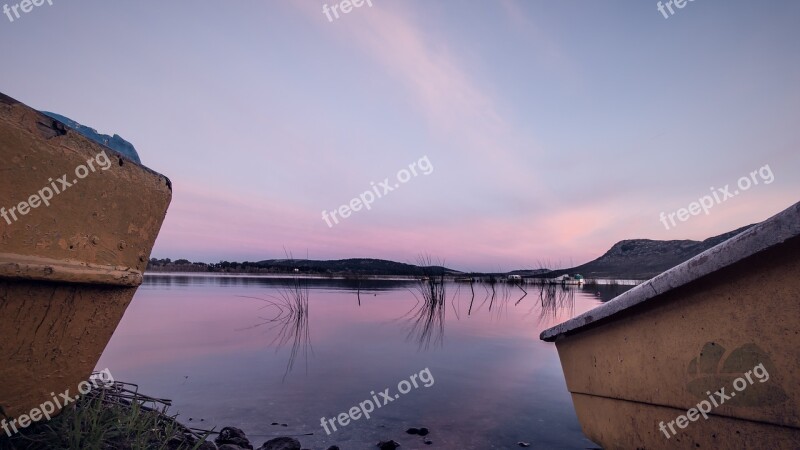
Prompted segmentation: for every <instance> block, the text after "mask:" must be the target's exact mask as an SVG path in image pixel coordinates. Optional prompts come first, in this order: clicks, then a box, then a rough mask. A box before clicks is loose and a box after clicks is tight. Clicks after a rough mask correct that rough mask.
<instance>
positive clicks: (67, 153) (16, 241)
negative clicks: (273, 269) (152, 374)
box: [0, 94, 172, 435]
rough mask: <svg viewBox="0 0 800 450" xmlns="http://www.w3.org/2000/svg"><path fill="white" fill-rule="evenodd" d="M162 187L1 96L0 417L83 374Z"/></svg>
mask: <svg viewBox="0 0 800 450" xmlns="http://www.w3.org/2000/svg"><path fill="white" fill-rule="evenodd" d="M171 196H172V188H171V183H170V181H169V180H168V179H167V178H166V177H164V176H163V175H159V174H158V173H155V172H153V171H151V170H149V169H147V168H145V167H143V166H141V165H139V164H137V163H135V162H134V161H133V160H131V159H129V158H128V157H126V156H123V155H122V154H120V153H117V152H115V151H113V150H111V149H110V148H108V147H105V146H103V145H101V144H99V143H97V142H95V141H93V140H90V139H87V138H86V137H84V136H83V135H82V134H80V133H78V132H76V131H74V130H73V129H71V128H69V127H68V126H65V124H64V123H62V122H60V121H58V120H55V119H53V118H51V117H48V116H46V115H44V114H42V113H40V112H38V111H36V110H34V109H32V108H30V107H28V106H26V105H23V104H22V103H20V102H18V101H16V100H14V99H12V98H10V97H7V96H5V95H2V94H0V380H2V382H1V383H0V408H2V409H0V418H5V419H14V418H17V417H19V416H20V415H24V414H27V413H28V412H29V411H31V409H32V408H35V407H38V406H39V405H40V404H42V403H43V402H45V401H48V400H51V399H52V398H53V396H54V395H55V396H57V395H59V394H60V393H64V392H66V391H67V390H69V391H70V396H73V397H74V395H73V394H75V393H77V392H78V387H79V383H80V382H81V381H84V380H87V379H88V378H89V376H90V375H91V373H92V371H93V370H94V369H95V364H96V363H97V361H98V359H99V358H100V354H101V353H102V352H103V350H104V348H105V346H106V344H107V343H108V341H109V339H110V338H111V335H112V333H113V332H114V329H115V328H116V326H117V325H118V323H119V321H120V319H121V318H122V315H123V313H124V312H125V309H126V308H127V306H128V304H129V302H130V301H131V299H132V297H133V294H134V293H135V292H136V289H137V286H139V285H140V284H141V282H142V273H143V271H144V269H145V267H146V265H147V262H148V259H149V256H150V251H151V250H152V247H153V244H154V242H155V239H156V236H157V235H158V232H159V230H160V228H161V224H162V222H163V220H164V217H165V214H166V211H167V207H168V205H169V203H170V199H171ZM112 370H113V368H112ZM2 434H3V433H2V432H0V435H2Z"/></svg>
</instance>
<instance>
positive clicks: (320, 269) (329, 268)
mask: <svg viewBox="0 0 800 450" xmlns="http://www.w3.org/2000/svg"><path fill="white" fill-rule="evenodd" d="M258 264H259V265H261V266H263V267H269V268H276V269H282V270H284V271H287V272H290V271H292V270H294V269H295V268H297V269H299V270H300V271H301V272H311V273H341V274H344V273H353V274H362V275H421V274H423V272H424V270H427V271H429V272H431V271H432V272H434V273H441V271H442V270H444V273H445V274H446V275H447V274H459V273H461V272H459V271H457V270H453V269H448V268H446V267H442V266H430V267H425V268H424V270H423V268H422V267H419V266H416V265H413V264H404V263H399V262H395V261H388V260H385V259H370V258H350V259H337V260H333V261H315V260H305V259H292V260H288V259H268V260H264V261H259V262H258Z"/></svg>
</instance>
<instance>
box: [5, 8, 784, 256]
mask: <svg viewBox="0 0 800 450" xmlns="http://www.w3.org/2000/svg"><path fill="white" fill-rule="evenodd" d="M323 3H324V2H321V1H316V0H302V1H300V0H295V1H288V0H280V1H278V0H270V1H260V2H255V1H250V2H232V1H231V2H211V1H203V0H199V1H198V0H194V1H191V2H190V1H188V0H177V1H170V2H155V1H135V2H133V1H131V2H108V1H100V0H81V1H64V0H53V5H52V6H50V5H48V4H47V3H45V4H44V5H43V6H40V7H36V8H34V9H33V11H31V12H29V13H27V14H23V15H22V16H21V17H20V18H19V19H15V20H14V21H13V22H11V21H9V20H8V18H7V17H6V16H4V15H2V16H0V66H1V67H2V70H1V71H0V74H1V75H0V91H2V92H4V93H5V94H7V95H10V96H12V97H14V98H16V99H18V100H20V101H22V102H24V103H27V104H29V105H31V106H33V107H34V108H39V109H43V110H49V111H54V112H57V113H60V114H63V115H66V116H68V117H70V118H72V119H74V120H77V121H79V122H81V123H83V124H86V125H89V126H91V127H93V128H96V129H97V130H98V131H100V132H103V133H109V134H112V133H118V134H120V135H121V136H122V137H124V138H125V139H127V140H129V141H131V142H132V143H133V144H134V145H135V146H136V148H137V149H138V151H139V154H140V156H141V159H142V161H143V163H144V164H145V165H147V166H149V167H150V168H152V169H154V170H156V171H158V172H161V173H163V174H165V175H167V176H168V177H170V178H171V179H172V181H173V186H174V197H173V202H172V205H171V207H170V210H169V212H168V214H167V218H166V221H165V223H164V227H163V229H162V232H161V235H160V236H159V238H158V241H157V243H156V246H155V249H154V252H153V256H155V257H160V258H163V257H170V258H173V259H176V258H188V259H191V260H194V261H206V262H216V261H220V260H223V259H224V260H239V261H241V260H250V261H254V260H262V259H269V258H278V257H283V255H284V248H286V249H288V250H290V251H292V252H293V253H294V254H295V256H299V255H302V256H305V255H306V254H308V255H309V256H310V257H311V258H314V259H338V258H347V257H372V258H386V259H393V260H396V261H402V262H413V261H414V260H415V259H416V256H417V255H418V254H420V253H428V254H431V255H434V256H436V257H438V258H440V259H443V260H445V262H446V265H448V266H450V267H454V268H457V269H462V270H512V269H517V268H532V267H537V266H538V265H539V262H541V261H549V262H550V265H551V266H554V265H557V264H559V263H560V264H561V265H563V266H566V265H570V264H575V265H577V264H579V263H583V262H586V261H589V260H591V259H594V258H596V257H597V256H599V255H600V254H602V253H603V252H605V251H606V250H607V249H608V248H609V247H610V246H611V245H613V244H614V243H615V242H617V241H619V240H622V239H630V238H650V239H705V238H707V237H710V236H713V235H716V234H719V233H723V232H726V231H730V230H732V229H734V228H738V227H740V226H743V225H746V224H749V223H754V222H758V221H761V220H764V219H766V218H768V217H769V216H771V215H773V214H775V213H777V212H779V211H781V210H783V209H785V208H787V207H788V206H790V205H791V204H793V203H795V202H797V201H798V200H800V198H798V192H800V170H798V169H800V156H798V155H799V153H798V143H800V142H799V141H800V139H798V138H800V127H798V125H797V123H798V118H800V58H798V55H799V54H800V27H798V26H797V20H798V18H800V2H796V1H791V0H786V1H769V2H756V1H726V2H713V1H710V0H696V1H693V2H689V3H687V5H686V6H685V7H684V8H683V9H678V10H676V13H675V15H674V16H671V17H669V18H668V19H665V18H664V16H663V15H662V14H661V13H660V12H658V10H657V7H656V2H655V1H642V0H635V1H634V0H626V1H615V2H610V1H608V2H597V1H596V2H587V1H578V0H563V1H562V0H559V1H543V0H531V1H521V0H520V1H515V0H501V1H491V2H490V1H480V2H479V1H474V2H473V1H469V2H465V1H455V0H453V1H444V0H441V1H435V2H434V1H423V0H418V1H412V0H403V1H398V0H372V6H369V5H367V4H365V5H364V6H362V7H360V8H355V9H353V10H352V11H351V12H350V13H348V14H343V15H341V17H340V18H339V19H335V20H334V21H332V22H331V21H329V20H328V18H327V17H326V15H325V14H323V12H322V5H323ZM328 4H329V6H332V5H334V4H335V3H333V2H330V3H328ZM425 156H427V158H428V161H430V164H431V166H432V167H433V170H432V171H431V172H430V173H429V174H428V175H424V174H422V173H419V174H418V176H416V177H412V178H411V179H410V180H408V181H407V182H406V183H402V184H400V183H397V181H396V174H397V173H398V171H400V170H401V169H404V168H407V167H408V166H409V164H411V163H413V162H416V161H418V160H420V158H423V157H425ZM765 165H769V169H770V172H771V173H772V174H773V176H774V181H773V182H772V183H770V184H766V183H765V182H764V180H763V178H760V176H759V175H755V176H756V177H757V178H758V180H759V181H760V183H759V185H757V186H753V187H751V188H750V189H749V190H746V191H742V192H741V193H740V194H739V195H737V196H735V197H734V198H730V199H728V200H726V201H725V202H723V203H721V204H718V205H715V206H714V207H713V208H711V210H710V212H709V214H708V215H706V214H703V213H701V214H700V215H697V216H692V217H690V218H689V219H688V220H686V221H685V222H680V221H678V222H677V225H676V226H674V227H671V228H670V229H669V230H668V229H666V227H665V226H664V224H663V223H662V222H661V221H660V220H659V214H660V213H661V212H665V213H670V212H675V211H677V210H678V209H680V208H685V207H688V206H689V204H690V203H692V202H693V201H696V200H698V199H699V198H700V197H702V196H705V195H707V194H710V193H711V190H710V188H711V187H715V188H718V187H723V186H724V185H726V184H730V185H731V189H730V190H731V192H733V191H734V189H735V185H736V183H737V180H738V179H739V178H740V177H742V176H749V174H750V173H751V172H753V171H755V170H758V169H759V168H761V167H763V166H765ZM418 172H420V171H419V170H418ZM764 173H765V172H764ZM387 177H389V178H390V180H391V184H392V185H394V184H400V187H398V188H396V189H395V190H394V191H392V192H391V193H389V194H387V195H386V196H385V197H383V198H380V199H377V200H375V202H374V203H373V204H372V206H371V209H370V210H366V209H362V210H360V211H357V212H354V213H353V214H352V215H351V216H349V217H348V218H346V219H342V220H340V223H339V224H335V225H334V226H333V227H329V226H328V225H327V224H326V222H325V221H324V220H323V219H322V211H323V210H325V211H329V212H330V211H333V210H335V209H338V208H339V207H340V206H341V205H343V204H347V203H349V202H350V201H351V199H353V198H355V197H357V196H359V194H361V193H363V192H364V191H367V190H370V189H372V185H371V183H372V182H374V183H376V184H377V183H380V182H381V181H383V180H384V179H385V178H387Z"/></svg>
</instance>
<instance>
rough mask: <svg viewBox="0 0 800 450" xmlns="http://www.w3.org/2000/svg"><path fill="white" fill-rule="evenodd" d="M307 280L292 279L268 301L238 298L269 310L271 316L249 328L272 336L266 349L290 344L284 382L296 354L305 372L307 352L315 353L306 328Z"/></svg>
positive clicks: (292, 365) (261, 318)
mask: <svg viewBox="0 0 800 450" xmlns="http://www.w3.org/2000/svg"><path fill="white" fill-rule="evenodd" d="M307 281H308V280H306V279H302V278H294V279H292V280H291V282H289V283H286V284H283V285H280V286H279V287H278V288H276V289H275V292H276V295H268V297H269V298H260V297H250V296H241V297H244V298H251V299H255V300H260V301H263V302H265V303H266V305H264V306H263V307H262V308H261V309H262V310H269V311H271V312H272V314H273V315H272V316H269V315H267V316H266V317H264V316H261V317H259V319H260V320H261V322H260V323H258V324H255V325H253V326H251V327H248V329H252V328H259V327H267V329H268V333H270V334H272V335H273V339H272V341H271V342H270V343H269V346H270V347H273V346H274V347H275V351H278V350H280V349H281V348H283V347H284V346H285V345H287V344H288V343H290V342H291V350H290V352H289V360H288V362H287V363H286V371H285V372H284V374H283V379H284V380H285V379H286V376H287V375H289V373H290V372H291V371H292V369H293V368H294V364H295V361H296V360H297V356H298V355H302V356H303V359H304V361H305V369H306V373H307V372H308V353H309V351H311V352H312V353H313V351H314V349H313V347H312V346H311V333H310V331H309V326H308V323H309V322H308V311H309V309H308V299H309V288H308V283H307Z"/></svg>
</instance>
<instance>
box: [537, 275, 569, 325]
mask: <svg viewBox="0 0 800 450" xmlns="http://www.w3.org/2000/svg"><path fill="white" fill-rule="evenodd" d="M576 289H577V287H576V286H568V285H564V284H542V285H539V299H540V302H541V308H540V310H539V323H540V324H542V323H547V322H550V321H555V320H556V319H557V318H558V317H562V316H564V315H566V316H568V317H572V316H574V315H575V290H576Z"/></svg>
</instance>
